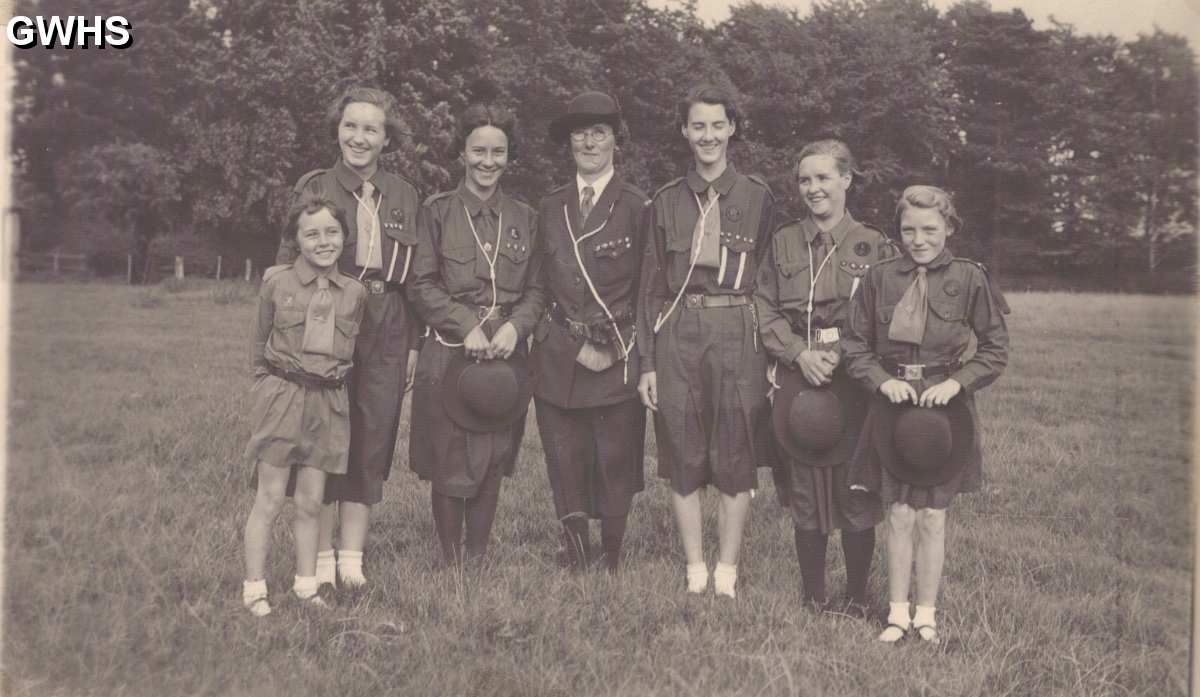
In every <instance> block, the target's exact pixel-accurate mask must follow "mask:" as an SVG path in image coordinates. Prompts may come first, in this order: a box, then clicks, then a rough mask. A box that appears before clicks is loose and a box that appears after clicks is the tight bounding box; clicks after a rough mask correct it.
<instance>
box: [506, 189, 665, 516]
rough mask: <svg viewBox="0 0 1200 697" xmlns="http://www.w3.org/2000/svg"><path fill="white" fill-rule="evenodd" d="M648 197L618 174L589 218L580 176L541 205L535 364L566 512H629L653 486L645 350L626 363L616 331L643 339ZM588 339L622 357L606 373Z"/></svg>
mask: <svg viewBox="0 0 1200 697" xmlns="http://www.w3.org/2000/svg"><path fill="white" fill-rule="evenodd" d="M646 202H647V201H646V195H645V194H644V193H642V192H641V191H640V190H638V189H637V188H636V187H634V186H633V185H631V184H628V183H626V182H624V181H623V180H622V179H621V177H620V176H619V175H617V174H614V175H613V177H612V179H611V180H609V182H608V183H607V184H606V185H605V187H604V189H603V190H602V191H601V192H600V196H599V197H598V198H597V199H596V201H595V204H594V205H593V207H592V210H591V213H590V214H589V215H588V216H587V218H586V219H581V218H580V212H579V194H578V187H577V185H576V182H575V181H572V183H570V184H568V185H566V186H562V187H559V188H558V189H555V190H554V191H552V192H550V193H549V194H547V195H546V196H545V198H543V199H542V201H541V204H540V206H539V210H538V226H539V229H540V235H539V237H540V241H541V244H542V250H543V252H542V255H543V260H542V277H543V279H544V287H545V291H546V296H547V303H548V305H547V309H546V313H545V314H544V315H543V317H542V319H541V321H540V322H539V323H538V325H537V328H536V329H535V330H534V335H533V350H532V352H531V354H530V359H529V362H530V367H531V370H532V375H533V385H532V387H533V395H534V402H535V405H536V410H537V421H538V431H539V433H540V435H541V440H542V449H543V450H544V451H545V453H546V472H547V475H548V477H549V479H550V487H551V490H552V492H553V496H554V508H555V512H556V514H557V515H558V517H559V518H560V519H563V518H566V517H568V516H571V515H577V514H584V515H587V516H589V517H605V516H624V515H627V514H628V513H629V508H630V505H631V502H632V500H633V496H634V494H636V493H637V492H639V491H641V490H642V489H643V488H644V486H645V482H644V475H643V458H644V454H645V432H646V408H645V407H644V406H642V403H641V401H640V400H639V398H638V394H637V381H638V377H639V375H640V373H639V370H638V365H639V364H638V358H637V352H636V350H631V351H630V356H629V362H628V365H626V363H625V361H623V360H621V359H620V356H621V355H622V349H621V347H620V343H621V342H618V341H617V340H616V332H617V331H619V332H620V335H621V340H622V341H623V342H624V343H625V345H626V346H629V344H630V342H635V338H634V337H635V332H634V323H635V313H636V304H637V287H638V274H639V270H640V268H641V259H642V246H643V245H642V235H643V231H644V228H645V223H644V219H645V217H646V215H647V214H648V211H647V207H646ZM576 251H578V256H576ZM581 263H582V266H581ZM585 276H586V277H585ZM588 279H590V280H591V283H592V285H593V286H594V287H595V289H596V293H598V294H599V295H600V298H601V299H602V300H603V301H604V304H605V305H606V306H607V307H608V311H609V312H608V313H606V312H605V311H604V309H603V308H602V307H601V306H600V304H599V303H598V302H597V301H596V299H595V297H594V296H593V294H592V290H591V288H589V285H588ZM609 313H611V315H612V320H615V326H614V321H610V319H609ZM585 341H587V342H591V343H592V344H593V346H596V347H599V349H601V350H605V351H609V352H610V354H611V355H613V356H616V357H617V360H616V362H615V363H613V365H612V366H610V367H609V368H607V369H606V370H603V371H600V372H594V371H592V370H590V369H588V368H586V367H584V366H582V365H580V364H579V363H577V362H576V360H575V357H576V356H577V355H578V354H579V351H580V349H581V348H582V347H583V345H584V342H585ZM635 346H636V343H635Z"/></svg>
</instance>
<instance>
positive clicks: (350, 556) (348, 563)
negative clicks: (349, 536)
mask: <svg viewBox="0 0 1200 697" xmlns="http://www.w3.org/2000/svg"><path fill="white" fill-rule="evenodd" d="M362 562H363V553H362V552H355V551H351V550H348V549H339V550H338V552H337V570H338V575H339V576H341V577H342V585H344V586H348V587H350V588H358V587H359V586H364V585H366V583H367V577H366V576H363V571H362Z"/></svg>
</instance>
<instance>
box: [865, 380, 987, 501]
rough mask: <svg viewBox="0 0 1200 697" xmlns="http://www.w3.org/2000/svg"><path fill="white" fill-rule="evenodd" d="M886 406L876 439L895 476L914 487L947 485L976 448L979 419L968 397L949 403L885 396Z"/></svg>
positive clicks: (889, 469) (878, 447)
mask: <svg viewBox="0 0 1200 697" xmlns="http://www.w3.org/2000/svg"><path fill="white" fill-rule="evenodd" d="M879 404H881V405H884V408H885V411H884V412H883V413H882V414H880V416H881V417H882V418H881V419H880V421H879V423H878V425H877V426H876V427H875V428H873V429H872V431H871V432H872V444H873V445H874V446H875V448H876V452H877V453H878V454H879V458H880V460H882V461H883V465H884V467H886V468H887V470H888V471H889V472H891V474H892V476H893V477H895V478H896V479H899V480H900V481H902V482H905V483H906V484H911V485H912V486H921V487H928V486H937V485H938V484H944V483H945V482H947V481H949V480H950V479H952V478H953V477H954V475H956V474H958V472H959V471H961V470H962V469H963V468H964V467H966V465H967V461H968V460H969V459H970V458H971V455H972V453H973V452H974V449H975V419H974V417H972V416H971V410H970V409H968V408H967V404H966V402H965V401H964V400H962V399H952V400H950V403H949V404H947V405H946V406H944V407H918V406H915V405H913V404H892V403H891V402H887V401H885V400H880V402H879Z"/></svg>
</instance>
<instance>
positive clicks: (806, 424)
mask: <svg viewBox="0 0 1200 697" xmlns="http://www.w3.org/2000/svg"><path fill="white" fill-rule="evenodd" d="M776 379H777V381H778V382H779V390H778V391H777V392H776V393H775V398H774V401H773V402H772V405H771V430H772V431H774V432H775V440H776V442H778V443H779V447H781V448H782V449H783V451H784V452H785V453H787V454H788V455H790V456H791V457H794V458H796V459H798V460H800V462H801V463H803V464H806V465H809V466H810V467H831V466H833V465H840V464H841V463H843V462H845V461H846V460H848V459H850V445H849V442H848V441H847V439H846V419H845V415H844V413H843V405H842V398H841V397H840V396H839V395H838V393H837V391H836V390H834V389H833V388H832V387H830V386H822V387H816V386H814V385H812V384H810V383H809V382H808V380H805V379H804V376H803V375H802V374H801V373H800V371H799V370H793V369H790V368H784V367H782V366H781V367H780V368H779V370H778V371H777V374H776Z"/></svg>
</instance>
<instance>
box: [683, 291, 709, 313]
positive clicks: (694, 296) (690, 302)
mask: <svg viewBox="0 0 1200 697" xmlns="http://www.w3.org/2000/svg"><path fill="white" fill-rule="evenodd" d="M683 306H684V307H686V308H687V309H689V310H696V309H699V308H701V307H704V296H703V295H700V294H699V293H688V294H687V295H685V296H683Z"/></svg>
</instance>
